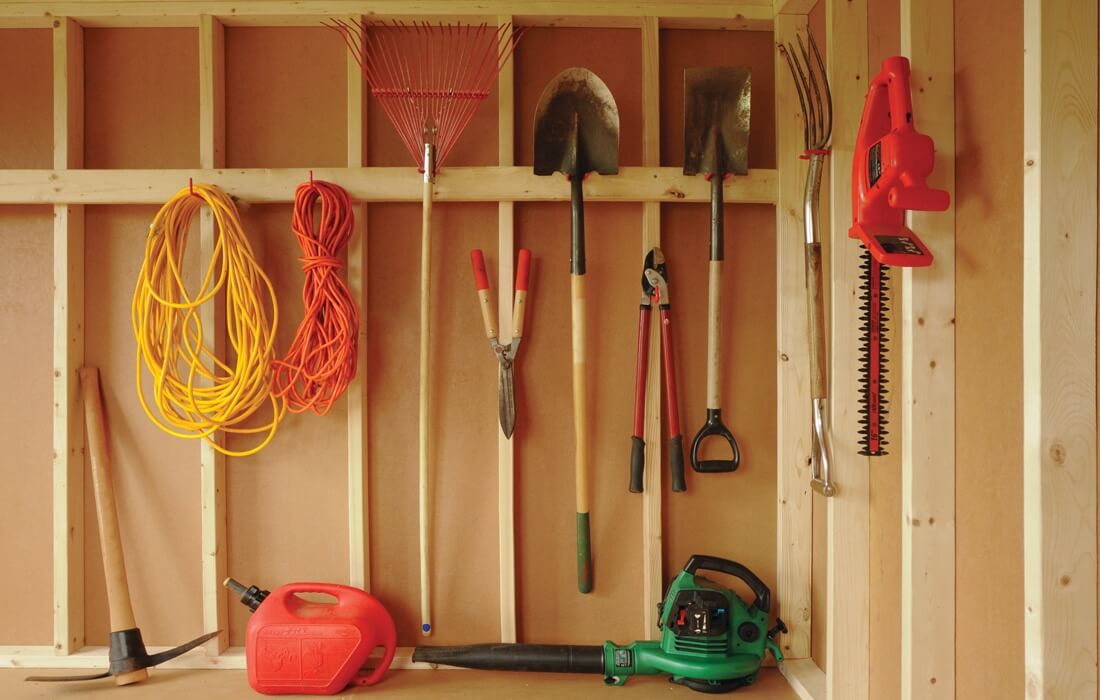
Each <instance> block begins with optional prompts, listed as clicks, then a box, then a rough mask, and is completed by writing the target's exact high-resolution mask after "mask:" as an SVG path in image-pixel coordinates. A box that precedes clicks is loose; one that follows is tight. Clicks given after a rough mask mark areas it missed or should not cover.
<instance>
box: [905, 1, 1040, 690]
mask: <svg viewBox="0 0 1100 700" xmlns="http://www.w3.org/2000/svg"><path fill="white" fill-rule="evenodd" d="M1022 45H1023V8H1022V6H1021V4H1020V3H1001V2H995V1H994V0H982V1H981V2H957V3H955V52H956V53H955V70H956V74H955V75H956V77H955V94H956V98H955V99H956V102H955V139H956V143H957V149H958V156H957V158H956V177H955V188H956V190H955V191H956V194H957V197H956V203H955V216H956V224H957V228H958V231H959V235H958V238H957V240H956V244H955V250H956V264H957V265H958V271H957V274H956V280H955V284H956V292H955V294H956V314H957V316H956V341H955V342H956V349H955V361H956V363H957V371H956V380H955V381H956V388H955V401H956V432H957V434H958V442H957V445H956V460H955V463H956V469H957V473H956V477H955V488H956V500H957V503H958V508H957V512H956V515H955V518H956V523H957V525H956V528H957V529H956V539H955V546H956V561H955V566H956V574H955V577H956V590H955V595H956V605H957V612H956V616H955V622H956V625H955V628H956V629H955V634H956V645H955V650H956V654H957V662H956V666H957V668H958V669H959V674H958V678H957V680H956V692H957V695H958V697H960V698H964V697H1014V696H1019V695H1020V694H1022V692H1023V688H1024V627H1023V609H1024V597H1023V573H1024V572H1023V524H1022V512H1023V488H1022V484H1021V474H1022V469H1023V467H1022V464H1021V458H1022V453H1023V444H1022V438H1021V433H1022V431H1023V380H1022V375H1021V373H1022V371H1023V338H1022V335H1021V332H1022V328H1023V321H1022V314H1023V310H1022V299H1023V291H1022V290H1023V179H1022V176H1023V169H1022V166H1021V164H1022V163H1023V51H1022ZM918 118H919V115H918ZM917 124H918V127H919V125H920V122H919V121H918V122H917ZM991 659H994V660H996V662H995V663H990V660H991ZM963 669H965V672H963Z"/></svg>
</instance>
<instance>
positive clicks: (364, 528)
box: [314, 15, 371, 590]
mask: <svg viewBox="0 0 1100 700" xmlns="http://www.w3.org/2000/svg"><path fill="white" fill-rule="evenodd" d="M348 20H349V21H350V22H352V23H354V24H355V25H356V26H360V25H361V24H362V20H363V18H362V17H361V16H359V15H355V16H353V17H349V18H348ZM347 83H348V85H347V92H348V168H349V169H351V168H362V167H363V166H365V165H366V164H367V162H366V158H367V142H366V123H367V100H366V92H365V90H364V85H365V81H364V79H363V71H362V69H361V68H360V67H359V63H358V62H357V61H356V60H355V59H354V58H353V57H352V56H351V54H350V53H349V54H348V57H347ZM314 177H317V176H316V175H314ZM337 182H339V181H338V180H337ZM369 247H370V246H369V245H368V241H367V205H365V204H356V205H355V232H354V233H353V234H352V237H351V241H350V242H349V243H348V289H349V291H350V292H351V296H352V299H354V300H355V302H356V304H357V305H358V306H359V337H358V341H357V343H358V344H357V345H356V367H357V368H358V369H357V370H356V373H355V378H354V379H352V380H351V383H350V384H349V385H348V390H347V397H348V568H349V571H348V582H349V583H350V584H351V585H352V586H355V587H357V588H362V589H364V590H370V585H371V575H370V574H371V570H370V469H369V467H368V451H367V448H368V442H369V429H368V426H369V422H368V420H367V417H368V413H367V411H368V405H367V368H368V365H367V343H368V340H369V339H368V337H367V327H368V326H367V323H368V314H369V309H370V307H369V306H368V304H367V270H368V266H367V253H368V250H369Z"/></svg>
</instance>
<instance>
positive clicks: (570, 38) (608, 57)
mask: <svg viewBox="0 0 1100 700" xmlns="http://www.w3.org/2000/svg"><path fill="white" fill-rule="evenodd" d="M641 61H642V41H641V32H639V31H638V30H635V29H580V28H569V29H564V28H550V27H532V28H531V29H529V30H528V32H527V34H526V35H525V36H524V37H523V41H521V42H520V44H519V47H518V48H517V49H516V55H515V80H516V92H515V100H516V102H515V105H516V109H515V119H516V121H515V128H516V140H515V146H516V154H515V156H516V163H519V164H523V165H530V164H531V163H532V162H533V161H534V119H535V108H536V106H537V105H538V101H539V96H540V95H541V94H542V91H543V88H545V87H546V84H547V83H549V82H550V81H551V80H552V79H553V78H554V76H556V75H557V74H558V73H560V72H561V71H563V70H565V69H566V68H570V67H573V66H583V67H585V68H588V69H589V70H591V71H592V72H593V73H595V74H596V75H597V76H599V77H600V78H601V79H602V80H603V82H604V83H606V84H607V88H608V89H609V90H610V91H611V94H612V96H613V97H614V98H615V104H616V106H618V108H619V164H620V165H641V164H642V78H641V76H642V69H641Z"/></svg>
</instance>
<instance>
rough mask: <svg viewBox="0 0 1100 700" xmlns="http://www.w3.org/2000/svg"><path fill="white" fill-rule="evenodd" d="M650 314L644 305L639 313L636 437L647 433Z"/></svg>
mask: <svg viewBox="0 0 1100 700" xmlns="http://www.w3.org/2000/svg"><path fill="white" fill-rule="evenodd" d="M649 314H650V310H649V308H648V307H645V306H643V307H642V308H641V311H640V312H639V313H638V360H637V362H636V363H635V371H634V437H637V438H640V437H643V436H644V435H645V382H646V370H647V369H648V368H649Z"/></svg>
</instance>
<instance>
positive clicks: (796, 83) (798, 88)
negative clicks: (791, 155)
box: [777, 44, 810, 148]
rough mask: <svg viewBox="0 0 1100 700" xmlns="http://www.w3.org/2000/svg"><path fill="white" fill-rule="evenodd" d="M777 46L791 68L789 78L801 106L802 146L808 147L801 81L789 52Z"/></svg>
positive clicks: (804, 99)
mask: <svg viewBox="0 0 1100 700" xmlns="http://www.w3.org/2000/svg"><path fill="white" fill-rule="evenodd" d="M777 46H778V47H779V53H781V54H783V58H785V59H787V67H788V68H790V69H791V79H792V80H793V81H794V88H795V92H797V93H798V104H799V105H800V106H801V108H802V142H803V144H805V145H804V148H809V147H810V132H809V124H807V123H806V98H805V97H804V96H803V95H802V83H801V81H799V79H798V73H797V72H795V69H794V63H793V62H792V61H791V52H790V51H788V50H787V47H786V46H783V44H777Z"/></svg>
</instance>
